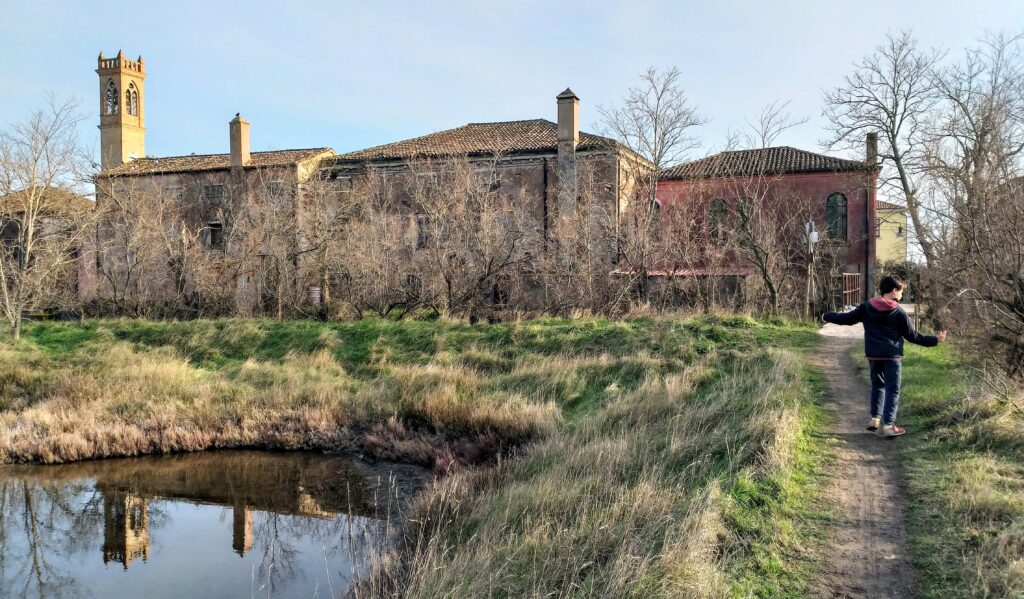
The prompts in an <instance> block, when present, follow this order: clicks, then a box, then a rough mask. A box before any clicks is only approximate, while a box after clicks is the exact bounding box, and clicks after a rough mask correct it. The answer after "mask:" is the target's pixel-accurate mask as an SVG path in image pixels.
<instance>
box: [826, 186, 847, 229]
mask: <svg viewBox="0 0 1024 599" xmlns="http://www.w3.org/2000/svg"><path fill="white" fill-rule="evenodd" d="M825 222H826V223H827V224H828V238H829V239H846V225H847V223H846V196H844V195H843V194H841V193H838V192H837V193H833V194H831V195H830V196H828V200H827V201H826V202H825Z"/></svg>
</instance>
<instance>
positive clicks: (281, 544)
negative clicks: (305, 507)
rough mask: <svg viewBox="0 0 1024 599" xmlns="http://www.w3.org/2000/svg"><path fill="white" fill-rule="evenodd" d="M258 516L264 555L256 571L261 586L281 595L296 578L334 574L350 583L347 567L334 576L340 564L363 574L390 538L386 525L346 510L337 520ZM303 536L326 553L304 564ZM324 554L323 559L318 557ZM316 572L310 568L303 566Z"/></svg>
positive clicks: (257, 540)
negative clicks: (302, 557) (334, 571)
mask: <svg viewBox="0 0 1024 599" xmlns="http://www.w3.org/2000/svg"><path fill="white" fill-rule="evenodd" d="M253 516H254V519H253V538H254V544H253V550H254V551H258V552H259V555H260V564H259V566H258V568H257V569H256V572H255V583H256V586H257V588H258V589H259V590H261V591H262V590H269V591H270V592H271V593H276V592H277V591H279V590H280V589H282V588H283V585H284V584H285V583H287V582H288V581H291V580H296V579H313V578H323V577H325V576H329V577H332V578H335V579H336V580H337V579H341V580H342V581H343V582H348V580H349V579H350V576H349V575H348V573H347V572H345V571H344V570H343V571H341V572H336V573H333V574H332V572H331V571H332V570H335V569H337V566H338V565H339V563H343V564H347V565H348V566H349V568H351V570H352V572H353V573H359V572H360V571H361V570H362V567H363V566H364V565H366V564H369V560H370V558H371V557H372V556H373V555H374V553H375V552H377V551H379V550H380V548H381V544H382V543H383V542H385V540H386V535H385V529H386V526H385V523H383V522H380V521H375V520H370V519H367V518H363V517H358V516H355V517H353V516H349V515H347V514H340V515H338V516H336V517H335V518H333V519H331V520H323V519H317V518H308V517H301V516H287V515H282V514H275V513H270V512H257V513H255V514H254V515H253ZM300 540H303V541H308V543H309V544H310V545H312V546H314V547H320V548H321V554H322V557H321V555H313V556H309V557H311V558H312V559H308V560H307V561H305V562H303V561H301V560H300V559H299V558H300V557H301V552H300V550H299V548H298V547H297V544H298V542H299V541H300ZM317 557H320V558H321V559H319V560H318V559H316V558H317ZM304 565H305V566H306V567H309V568H310V569H311V570H310V571H306V570H305V569H304V567H303V566H304Z"/></svg>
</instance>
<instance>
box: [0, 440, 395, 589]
mask: <svg viewBox="0 0 1024 599" xmlns="http://www.w3.org/2000/svg"><path fill="white" fill-rule="evenodd" d="M368 475H369V476H368ZM403 480H404V479H403ZM154 499H161V501H153V500H154ZM165 499H166V500H170V501H175V500H185V501H192V502H196V503H200V504H207V505H210V504H213V505H223V506H230V507H229V509H228V510H226V511H225V516H226V515H227V514H230V518H225V519H228V520H229V521H230V526H229V527H227V530H225V533H227V532H228V531H230V536H228V534H225V536H224V537H223V543H224V545H225V547H224V549H225V550H231V549H234V551H235V552H237V553H239V554H240V555H248V554H249V553H250V552H258V553H255V555H254V556H253V557H256V558H257V560H258V564H259V565H258V566H257V568H256V569H255V570H254V572H253V578H254V580H253V583H254V587H262V590H263V591H269V592H270V593H271V595H273V594H275V592H278V593H279V592H287V591H286V590H284V588H285V584H286V583H287V582H288V581H292V580H296V579H301V580H309V581H314V580H321V581H322V580H325V577H326V578H327V579H328V580H330V581H333V583H327V584H328V585H331V584H333V591H334V592H338V591H339V590H340V588H341V587H346V586H348V584H347V583H348V582H350V581H351V578H352V577H353V575H355V576H358V575H360V574H361V573H362V572H364V571H365V569H366V567H367V566H368V564H369V563H370V560H371V559H373V557H374V556H375V555H377V554H379V553H380V552H381V550H382V547H383V544H384V543H385V542H386V540H387V538H388V529H387V524H386V523H385V522H380V521H378V520H376V519H375V518H382V519H383V518H388V517H389V516H390V517H392V522H394V521H395V520H396V519H397V517H398V512H399V510H398V508H397V506H398V503H399V502H398V501H397V491H396V484H395V481H394V480H393V479H392V478H391V477H388V476H383V477H377V476H373V475H370V473H369V472H368V471H367V470H366V469H365V466H362V465H359V464H358V463H351V462H349V461H347V460H339V459H337V458H333V459H332V458H328V457H325V456H309V455H301V454H298V455H296V454H291V455H285V454H267V453H258V452H233V453H211V454H206V455H203V454H193V455H190V456H174V457H172V458H134V459H126V460H100V461H95V462H83V463H77V464H68V465H64V466H39V467H22V466H19V467H12V468H10V469H6V468H5V469H3V470H0V589H2V592H0V595H3V596H4V597H8V596H10V597H62V596H67V597H80V596H85V595H87V594H88V590H87V589H85V588H83V587H82V586H81V583H80V582H78V581H77V580H76V576H75V574H76V573H77V572H79V569H81V568H86V569H91V568H97V567H102V566H99V563H100V560H99V558H100V557H102V558H103V562H104V563H106V562H108V561H114V562H117V563H119V564H121V565H122V566H123V567H125V568H126V569H127V568H128V567H129V564H132V563H133V560H139V561H142V560H145V559H147V558H149V543H150V537H151V536H152V538H153V540H154V541H157V542H158V537H159V533H158V532H157V533H156V534H153V533H154V531H158V530H159V529H160V528H162V527H163V526H164V525H166V524H167V523H169V522H170V518H169V516H168V515H167V513H166V512H165V511H164V510H162V509H160V507H158V506H160V505H161V504H163V505H166V504H164V501H163V500H165ZM350 514H358V516H352V515H350ZM214 534H217V533H214ZM101 540H102V545H101V544H100V541H101ZM214 542H217V543H219V542H221V541H219V540H215V541H214ZM307 550H311V554H310V555H304V554H303V552H304V551H307ZM83 553H84V554H85V555H86V559H85V561H84V562H83V561H82V559H81V558H80V557H78V556H80V555H82V554H83ZM72 558H76V559H72ZM321 586H323V583H321Z"/></svg>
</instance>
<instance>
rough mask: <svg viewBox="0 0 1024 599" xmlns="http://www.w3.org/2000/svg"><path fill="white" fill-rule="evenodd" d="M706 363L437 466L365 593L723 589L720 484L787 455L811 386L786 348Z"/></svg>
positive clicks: (728, 556) (726, 538) (678, 593)
mask: <svg viewBox="0 0 1024 599" xmlns="http://www.w3.org/2000/svg"><path fill="white" fill-rule="evenodd" d="M715 361H716V360H713V359H709V360H707V361H704V362H701V363H698V364H695V365H693V366H691V367H689V368H687V369H686V370H684V371H683V372H680V373H676V374H671V375H668V376H664V377H659V376H648V377H647V378H646V379H645V380H644V381H643V383H642V384H641V385H640V386H639V387H637V388H636V389H634V390H632V391H630V392H628V393H623V394H621V395H619V396H618V397H617V398H615V399H614V400H612V401H611V402H610V403H609V404H608V405H607V407H606V408H605V409H603V410H601V411H599V412H596V413H594V414H592V415H588V416H586V417H584V418H582V419H580V420H578V421H577V422H574V423H572V424H571V425H570V426H569V427H568V428H567V430H566V431H565V432H564V433H563V434H560V435H557V436H551V437H548V438H546V439H544V440H543V441H541V442H539V443H538V444H536V445H534V446H532V447H531V449H530V452H529V453H528V454H527V455H525V456H524V457H523V458H522V459H519V460H514V461H507V462H503V463H501V464H500V465H499V466H497V467H494V468H488V469H486V470H483V471H468V472H460V473H457V474H455V475H454V476H450V477H448V478H446V479H445V480H444V481H443V482H441V483H440V484H438V485H437V486H435V487H434V488H433V489H432V490H431V491H430V492H429V493H428V494H427V495H426V496H424V497H423V498H421V500H420V502H419V504H418V505H417V506H416V510H415V513H414V515H413V521H414V522H415V523H416V526H414V527H413V528H411V529H410V530H409V531H407V537H406V538H405V545H403V546H402V547H401V549H400V553H399V555H398V556H394V557H392V558H391V559H389V560H385V561H384V563H383V564H382V565H381V567H380V569H379V572H378V574H379V576H378V577H377V578H376V579H374V580H373V581H372V582H371V583H368V586H367V588H366V589H364V592H365V593H366V594H368V595H372V596H389V595H390V594H391V593H400V594H403V595H404V596H415V597H491V596H498V597H547V596H571V597H721V596H724V595H727V594H729V593H730V591H731V589H732V583H731V577H732V574H733V573H732V572H731V569H732V568H733V564H732V559H733V557H734V555H735V553H734V552H742V551H743V547H742V546H741V545H742V544H741V543H740V542H739V540H738V539H736V538H735V537H733V536H732V532H731V531H730V526H729V524H728V522H727V521H726V518H725V517H724V514H723V510H724V509H725V508H726V507H727V506H728V505H729V502H730V501H731V498H730V495H729V493H728V490H729V488H730V485H731V484H732V481H733V480H734V479H735V478H736V477H738V476H749V477H752V478H755V479H763V478H764V477H765V476H770V475H772V474H774V473H775V472H776V471H777V470H778V469H780V468H786V467H788V466H789V461H790V456H791V455H792V452H793V441H792V439H793V437H794V436H795V435H797V434H800V433H801V424H800V423H801V418H800V413H799V412H800V410H801V401H800V399H799V398H800V395H801V394H805V393H806V387H805V384H804V381H803V379H802V378H801V376H800V374H799V368H798V365H797V364H796V363H795V361H794V358H793V356H792V355H791V354H786V353H782V352H771V353H767V354H758V355H755V356H751V357H743V358H738V359H736V360H734V361H732V362H730V363H729V364H727V365H720V364H715Z"/></svg>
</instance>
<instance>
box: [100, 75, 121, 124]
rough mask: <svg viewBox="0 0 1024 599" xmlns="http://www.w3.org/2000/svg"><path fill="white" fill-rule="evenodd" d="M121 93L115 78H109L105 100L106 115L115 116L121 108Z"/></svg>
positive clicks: (104, 109) (104, 111)
mask: <svg viewBox="0 0 1024 599" xmlns="http://www.w3.org/2000/svg"><path fill="white" fill-rule="evenodd" d="M120 103H121V95H120V92H118V91H117V85H116V84H114V80H113V79H108V80H107V91H106V97H105V98H104V102H103V114H104V115H106V116H115V115H117V114H118V113H119V112H120V110H121V107H120Z"/></svg>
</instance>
